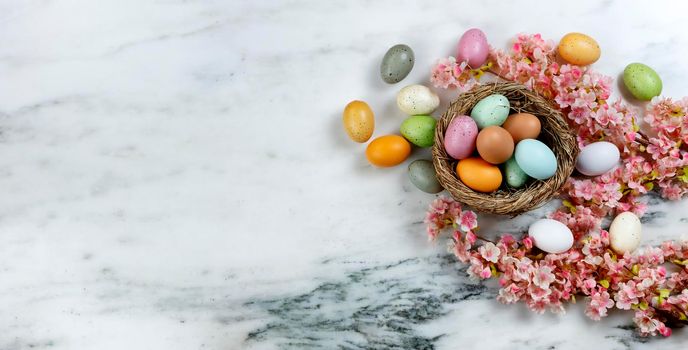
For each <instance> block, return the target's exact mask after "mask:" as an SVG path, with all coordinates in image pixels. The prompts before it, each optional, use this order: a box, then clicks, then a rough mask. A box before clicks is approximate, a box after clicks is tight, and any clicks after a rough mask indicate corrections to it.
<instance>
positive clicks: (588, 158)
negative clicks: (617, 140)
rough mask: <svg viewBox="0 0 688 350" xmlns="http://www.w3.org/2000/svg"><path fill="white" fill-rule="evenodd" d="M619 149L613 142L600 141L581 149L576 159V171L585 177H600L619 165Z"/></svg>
mask: <svg viewBox="0 0 688 350" xmlns="http://www.w3.org/2000/svg"><path fill="white" fill-rule="evenodd" d="M620 158H621V155H620V154H619V149H618V148H617V147H616V145H614V144H613V143H611V142H606V141H599V142H594V143H591V144H589V145H587V146H585V147H583V149H581V151H580V153H579V154H578V158H576V170H578V172H579V173H581V174H583V175H588V176H598V175H602V174H604V173H606V172H608V171H609V170H612V169H614V168H615V167H616V166H617V165H618V164H619V159H620Z"/></svg>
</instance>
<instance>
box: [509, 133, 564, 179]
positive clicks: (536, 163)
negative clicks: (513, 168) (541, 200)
mask: <svg viewBox="0 0 688 350" xmlns="http://www.w3.org/2000/svg"><path fill="white" fill-rule="evenodd" d="M514 157H515V158H516V163H517V164H518V166H519V167H520V168H521V170H523V172H525V173H526V174H528V176H530V177H532V178H536V179H538V180H545V179H549V178H550V177H552V176H553V175H554V173H556V172H557V158H556V157H555V156H554V152H552V150H551V149H550V148H549V147H547V145H545V144H544V143H542V142H540V141H538V140H534V139H525V140H521V142H519V143H518V144H517V145H516V152H515V156H514Z"/></svg>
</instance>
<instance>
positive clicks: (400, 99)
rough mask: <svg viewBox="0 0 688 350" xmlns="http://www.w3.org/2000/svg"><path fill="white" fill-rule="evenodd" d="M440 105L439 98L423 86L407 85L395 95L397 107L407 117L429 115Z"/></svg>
mask: <svg viewBox="0 0 688 350" xmlns="http://www.w3.org/2000/svg"><path fill="white" fill-rule="evenodd" d="M439 105H440V98H439V96H437V94H435V93H434V92H432V90H430V89H428V87H427V86H423V85H409V86H406V87H404V88H403V89H401V90H400V91H399V93H398V94H397V106H399V109H401V110H402V112H404V113H406V114H408V115H417V114H430V113H432V112H433V111H434V110H435V109H437V107H438V106H439Z"/></svg>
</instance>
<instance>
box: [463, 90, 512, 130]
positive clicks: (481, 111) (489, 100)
mask: <svg viewBox="0 0 688 350" xmlns="http://www.w3.org/2000/svg"><path fill="white" fill-rule="evenodd" d="M510 108H511V107H510V104H509V100H508V99H507V98H506V97H505V96H504V95H500V94H494V95H490V96H487V97H485V98H484V99H482V100H480V101H478V103H476V104H475V106H474V107H473V109H472V110H471V118H473V120H475V123H476V124H478V129H481V130H482V129H484V128H486V127H488V126H491V125H496V126H500V125H502V124H504V121H505V120H506V118H507V117H508V116H509V109H510Z"/></svg>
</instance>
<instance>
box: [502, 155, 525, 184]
mask: <svg viewBox="0 0 688 350" xmlns="http://www.w3.org/2000/svg"><path fill="white" fill-rule="evenodd" d="M504 173H505V175H506V183H507V184H508V185H509V186H511V187H513V188H519V187H521V186H523V185H525V184H526V181H528V174H526V173H525V171H523V169H521V167H519V166H518V163H516V158H515V157H511V158H509V160H507V161H506V163H505V164H504Z"/></svg>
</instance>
